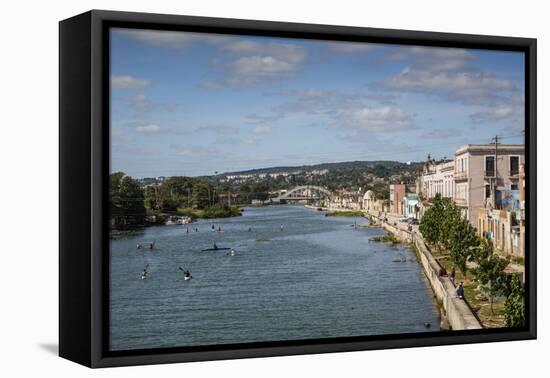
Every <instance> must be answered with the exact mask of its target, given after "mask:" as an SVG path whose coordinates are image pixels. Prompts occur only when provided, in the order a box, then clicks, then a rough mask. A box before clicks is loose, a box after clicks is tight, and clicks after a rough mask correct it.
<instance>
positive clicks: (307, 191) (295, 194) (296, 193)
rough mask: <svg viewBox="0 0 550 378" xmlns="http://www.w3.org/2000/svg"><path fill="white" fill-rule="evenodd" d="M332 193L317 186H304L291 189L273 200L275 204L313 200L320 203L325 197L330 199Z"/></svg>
mask: <svg viewBox="0 0 550 378" xmlns="http://www.w3.org/2000/svg"><path fill="white" fill-rule="evenodd" d="M331 195H332V192H331V191H330V190H328V189H326V188H323V187H321V186H315V185H302V186H297V187H295V188H292V189H290V190H289V191H287V192H286V193H284V194H281V195H279V196H278V197H275V198H272V199H271V200H272V201H273V202H280V201H304V200H312V201H318V200H320V199H321V198H323V197H330V196H331Z"/></svg>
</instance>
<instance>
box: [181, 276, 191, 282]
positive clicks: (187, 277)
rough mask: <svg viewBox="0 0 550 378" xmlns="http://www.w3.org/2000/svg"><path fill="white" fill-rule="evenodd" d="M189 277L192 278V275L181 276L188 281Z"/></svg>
mask: <svg viewBox="0 0 550 378" xmlns="http://www.w3.org/2000/svg"><path fill="white" fill-rule="evenodd" d="M191 278H193V276H185V277H183V279H184V280H185V281H189V280H190V279H191Z"/></svg>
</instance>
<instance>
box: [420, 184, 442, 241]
mask: <svg viewBox="0 0 550 378" xmlns="http://www.w3.org/2000/svg"><path fill="white" fill-rule="evenodd" d="M444 212H445V206H444V204H443V200H442V199H441V194H439V193H437V194H436V195H435V197H434V200H433V204H432V206H431V207H430V208H429V209H428V210H426V212H425V213H424V216H423V217H422V220H421V222H420V228H419V229H420V232H421V233H422V236H423V237H424V239H425V240H426V241H427V242H428V243H430V244H434V245H435V244H438V243H439V241H440V240H441V227H442V224H443V219H444Z"/></svg>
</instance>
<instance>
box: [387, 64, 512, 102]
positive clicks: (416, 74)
mask: <svg viewBox="0 0 550 378" xmlns="http://www.w3.org/2000/svg"><path fill="white" fill-rule="evenodd" d="M381 84H382V87H383V88H385V89H389V90H396V91H406V92H423V93H426V94H432V95H436V96H442V97H445V98H447V99H451V100H459V101H461V102H465V103H478V102H479V101H481V100H492V99H495V98H497V97H498V94H499V93H501V92H512V91H515V90H516V86H515V84H514V83H513V82H512V81H510V80H504V79H498V78H496V77H495V75H494V74H492V73H491V72H444V71H442V72H431V71H426V70H417V69H411V68H405V69H404V70H402V71H401V72H400V73H399V74H397V75H396V76H393V77H391V78H389V79H387V80H385V81H383V82H382V83H381Z"/></svg>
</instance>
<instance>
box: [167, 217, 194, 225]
mask: <svg viewBox="0 0 550 378" xmlns="http://www.w3.org/2000/svg"><path fill="white" fill-rule="evenodd" d="M190 223H193V218H191V217H186V216H177V215H173V216H170V217H168V219H167V220H166V222H165V223H164V224H165V225H166V226H174V225H184V224H190Z"/></svg>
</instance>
